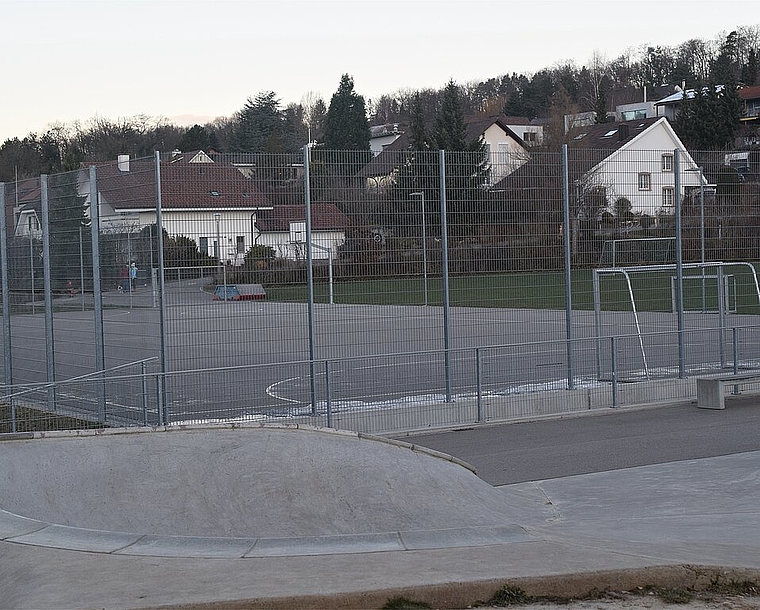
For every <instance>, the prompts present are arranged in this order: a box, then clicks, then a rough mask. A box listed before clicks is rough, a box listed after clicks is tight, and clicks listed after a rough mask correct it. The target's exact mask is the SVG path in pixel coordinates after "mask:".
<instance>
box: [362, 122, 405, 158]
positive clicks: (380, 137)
mask: <svg viewBox="0 0 760 610" xmlns="http://www.w3.org/2000/svg"><path fill="white" fill-rule="evenodd" d="M369 131H370V137H369V149H370V150H371V151H372V156H373V157H376V156H377V155H379V154H380V153H381V152H383V150H385V148H386V147H388V146H390V145H391V144H393V143H394V142H395V141H396V140H398V139H399V138H400V137H401V134H402V133H404V131H403V130H401V129H399V126H398V123H393V124H390V125H389V124H385V125H373V126H371V127H370V128H369Z"/></svg>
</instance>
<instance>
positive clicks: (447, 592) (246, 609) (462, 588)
mask: <svg viewBox="0 0 760 610" xmlns="http://www.w3.org/2000/svg"><path fill="white" fill-rule="evenodd" d="M732 581H733V582H743V581H753V582H760V570H758V569H751V568H741V567H731V566H724V567H721V566H703V565H693V564H677V565H662V566H650V567H646V568H629V569H624V570H610V571H597V572H578V573H570V574H556V575H549V576H536V577H516V578H508V577H505V578H501V579H489V580H482V581H471V582H449V583H441V584H437V585H424V586H419V587H397V588H393V587H391V588H388V589H377V590H373V591H356V592H344V593H334V594H327V595H305V596H292V597H271V598H257V599H245V600H230V601H220V602H199V603H186V602H185V603H182V604H178V605H174V604H171V605H161V606H145V607H144V609H143V610H180V609H181V610H292V609H293V608H299V610H325V609H326V608H330V609H331V610H355V609H356V608H381V607H383V605H384V604H386V603H387V602H388V600H389V599H393V598H395V597H404V598H406V599H409V600H412V601H415V602H424V603H427V604H428V605H429V606H430V607H432V608H439V609H441V610H445V609H449V610H454V609H461V608H470V607H475V606H477V605H480V604H483V603H484V602H486V601H488V600H489V599H491V598H492V597H493V596H494V595H495V594H496V593H498V592H499V591H500V590H501V589H502V588H503V587H505V586H510V587H514V588H520V589H522V590H523V591H524V592H525V593H526V594H527V595H530V596H532V597H550V598H557V599H559V600H567V601H570V600H577V599H583V598H588V597H594V596H595V595H598V594H599V593H604V592H606V591H633V590H636V589H637V588H639V587H647V586H653V587H659V588H687V589H690V590H693V591H706V590H708V589H709V588H710V586H711V585H712V584H714V583H726V584H727V583H731V582H732Z"/></svg>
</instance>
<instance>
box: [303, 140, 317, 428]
mask: <svg viewBox="0 0 760 610" xmlns="http://www.w3.org/2000/svg"><path fill="white" fill-rule="evenodd" d="M310 163H311V148H310V147H309V145H308V144H307V145H306V146H304V147H303V179H304V204H305V207H306V282H307V284H308V291H309V303H308V319H309V322H308V323H309V379H310V391H311V414H312V415H316V414H317V376H316V372H315V370H314V352H315V349H314V340H315V339H314V338H315V336H316V333H315V332H314V272H313V270H312V268H311V264H312V245H311V186H310V184H309V182H310V179H309V174H310V172H311V166H310Z"/></svg>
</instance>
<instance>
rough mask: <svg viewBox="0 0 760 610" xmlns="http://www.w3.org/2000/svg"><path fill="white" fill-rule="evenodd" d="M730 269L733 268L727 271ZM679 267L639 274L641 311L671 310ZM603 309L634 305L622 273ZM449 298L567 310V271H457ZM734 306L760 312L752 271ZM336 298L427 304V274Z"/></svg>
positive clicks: (437, 292) (298, 289)
mask: <svg viewBox="0 0 760 610" xmlns="http://www.w3.org/2000/svg"><path fill="white" fill-rule="evenodd" d="M727 273H730V271H729V272H727ZM694 274H695V270H688V271H687V272H686V273H685V276H686V275H688V276H689V277H687V279H686V280H685V281H684V308H685V309H686V310H698V311H699V310H701V309H702V303H703V291H702V282H701V278H700V277H691V276H693V275H694ZM674 275H675V271H673V272H672V273H671V272H664V273H663V272H660V273H647V274H634V275H632V276H631V283H632V288H633V291H634V296H635V299H636V307H637V309H638V310H639V311H671V310H672V297H671V276H674ZM601 285H602V291H601V292H602V294H601V301H602V309H604V310H607V311H610V310H612V311H628V310H630V309H631V306H630V299H629V297H628V288H627V285H626V283H625V281H624V279H623V277H622V276H621V275H614V276H606V277H603V278H602V279H601ZM449 288H450V303H451V305H452V306H453V307H504V308H526V309H564V308H565V276H564V272H561V271H557V272H536V273H514V274H493V275H472V276H466V277H463V276H456V277H450V278H449ZM266 291H267V300H270V301H295V302H303V301H306V299H307V298H308V294H307V289H306V286H305V285H289V286H266ZM730 292H731V297H730V299H731V306H732V309H733V306H734V305H735V306H736V309H737V311H738V312H739V313H760V305H758V298H757V293H756V291H755V285H754V281H753V280H752V278H751V275H750V274H749V273H748V272H747V271H744V270H741V271H737V272H736V274H735V290H734V282H733V281H732V282H731V288H730ZM572 298H573V309H579V310H591V309H593V306H594V301H593V282H592V272H591V270H588V269H582V270H576V271H573V272H572ZM333 300H334V302H335V303H342V304H365V305H423V304H424V303H425V292H424V283H423V279H422V278H419V277H416V278H394V279H387V280H355V281H335V282H334V284H333ZM315 301H316V302H317V303H327V302H328V301H329V290H328V285H327V284H326V283H320V284H317V285H315ZM442 303H443V300H442V280H441V278H440V277H435V278H433V277H431V278H428V304H429V305H441V304H442ZM704 303H705V305H706V308H707V309H708V310H715V309H716V303H717V282H716V280H715V279H714V278H713V279H710V278H707V279H706V280H705V283H704Z"/></svg>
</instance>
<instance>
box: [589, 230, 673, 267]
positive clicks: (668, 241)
mask: <svg viewBox="0 0 760 610" xmlns="http://www.w3.org/2000/svg"><path fill="white" fill-rule="evenodd" d="M675 262H676V238H675V237H643V238H640V239H630V238H629V239H609V240H607V241H605V242H604V244H603V245H602V255H601V257H600V259H599V267H601V268H617V267H631V266H640V265H667V264H672V263H675Z"/></svg>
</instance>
